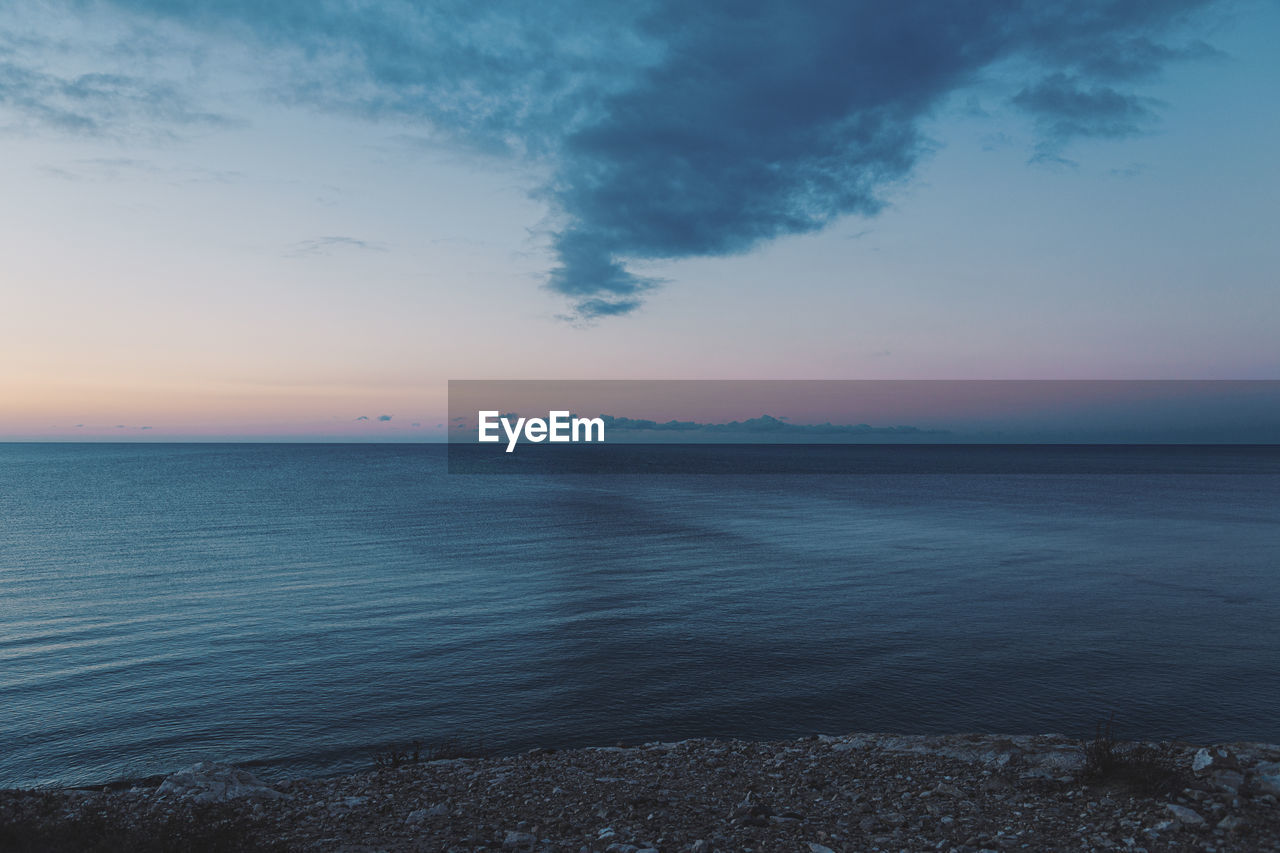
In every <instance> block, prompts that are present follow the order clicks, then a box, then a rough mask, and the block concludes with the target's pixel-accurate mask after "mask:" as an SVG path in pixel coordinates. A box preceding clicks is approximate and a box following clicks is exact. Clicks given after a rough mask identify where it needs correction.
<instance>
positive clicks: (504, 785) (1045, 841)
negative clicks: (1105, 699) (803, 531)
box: [0, 735, 1280, 853]
mask: <svg viewBox="0 0 1280 853" xmlns="http://www.w3.org/2000/svg"><path fill="white" fill-rule="evenodd" d="M1090 745H1091V744H1090V743H1082V742H1080V741H1074V740H1070V739H1067V738H1064V737H1059V736H1054V735H1045V736H1034V737H1002V736H993V735H958V736H947V737H927V736H920V737H906V736H894V735H849V736H844V737H828V736H818V737H812V738H807V739H804V740H798V741H781V742H768V743H764V742H750V741H717V740H690V741H681V742H679V743H653V744H646V745H644V746H637V747H623V746H618V747H608V748H590V749H575V750H563V751H554V750H532V751H530V752H526V753H522V754H519V755H513V756H505V757H494V758H455V759H447V760H436V761H427V762H421V763H410V764H407V765H404V766H400V767H397V768H394V769H392V768H383V769H378V770H371V771H369V772H365V773H356V774H350V775H345V776H337V777H330V778H322V779H297V780H293V781H289V782H283V783H279V784H274V785H268V784H265V783H263V782H260V781H259V780H257V779H255V778H254V777H253V776H251V775H250V774H248V773H247V772H245V771H243V770H239V769H236V768H232V767H228V766H226V765H220V764H201V765H196V767H194V768H190V769H188V770H186V771H182V772H180V773H176V774H174V775H172V776H170V777H168V778H167V779H166V780H165V781H164V782H163V783H162V784H158V785H138V786H135V787H133V788H131V789H129V790H94V791H85V790H57V791H3V792H0V850H15V851H25V850H31V851H35V850H39V851H58V850H112V851H114V850H137V851H147V850H191V851H196V850H342V851H375V850H387V851H391V850H396V851H400V850H423V851H470V850H492V851H499V850H503V851H548V853H549V851H569V852H570V853H580V851H590V853H637V851H661V853H673V851H674V852H675V853H712V851H798V853H828V851H833V853H845V851H868V850H891V851H901V850H907V851H923V850H949V851H978V850H991V851H1004V850H1036V851H1039V850H1108V849H1114V850H1132V851H1142V850H1147V851H1154V850H1206V851H1215V850H1217V851H1229V850H1239V851H1280V807H1277V795H1280V746H1274V745H1266V744H1250V743H1238V744H1222V745H1216V746H1213V747H1208V748H1200V747H1197V746H1193V745H1187V744H1169V743H1164V744H1098V743H1096V742H1095V743H1094V744H1093V746H1094V754H1093V760H1092V761H1089V760H1088V759H1087V757H1086V756H1087V755H1088V754H1089V752H1090ZM1099 746H1102V747H1110V748H1103V749H1099V748H1098V747H1099Z"/></svg>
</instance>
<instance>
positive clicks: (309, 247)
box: [285, 237, 387, 258]
mask: <svg viewBox="0 0 1280 853" xmlns="http://www.w3.org/2000/svg"><path fill="white" fill-rule="evenodd" d="M343 249H356V250H364V251H369V252H385V251H387V247H386V246H385V245H383V244H381V243H373V242H370V241H368V240H358V239H356V238H355V237H316V238H315V239H312V240H303V241H301V242H298V243H294V244H293V245H292V246H290V247H289V250H288V251H287V252H286V253H285V254H287V255H289V256H290V257H294V258H305V257H313V256H316V255H331V254H333V253H334V252H335V251H341V250H343Z"/></svg>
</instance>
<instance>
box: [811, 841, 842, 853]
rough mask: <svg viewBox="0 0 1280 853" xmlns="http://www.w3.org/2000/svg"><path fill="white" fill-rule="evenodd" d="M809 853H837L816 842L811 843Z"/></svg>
mask: <svg viewBox="0 0 1280 853" xmlns="http://www.w3.org/2000/svg"><path fill="white" fill-rule="evenodd" d="M809 853H836V851H834V850H832V849H831V848H830V847H828V846H827V845H825V844H818V843H817V842H816V841H810V842H809Z"/></svg>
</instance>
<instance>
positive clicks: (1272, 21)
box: [0, 0, 1280, 441]
mask: <svg viewBox="0 0 1280 853" xmlns="http://www.w3.org/2000/svg"><path fill="white" fill-rule="evenodd" d="M270 5H271V4H266V6H263V7H262V9H258V8H257V7H255V6H253V5H252V4H250V5H249V6H245V5H243V4H223V3H218V2H214V3H209V4H185V3H177V4H157V3H152V2H148V0H104V2H101V3H94V4H74V3H64V2H53V3H49V4H41V5H38V6H36V5H28V4H17V5H12V6H10V7H8V8H7V9H6V10H4V11H2V12H0V72H3V73H0V145H2V146H3V150H4V154H5V156H4V157H3V158H0V180H3V185H4V187H5V192H4V193H0V257H2V258H3V270H2V271H0V281H3V295H4V304H3V308H2V309H0V440H9V441H33V440H34V441H39V440H57V441H67V440H86V441H88V440H93V441H116V440H119V441H139V440H145V441H163V440H196V439H201V440H221V439H227V440H254V439H261V440H312V439H314V440H322V439H323V440H343V441H347V440H350V441H366V440H372V441H383V440H385V441H438V440H441V439H442V438H443V437H444V436H445V435H446V432H447V430H446V429H445V423H446V421H447V418H448V411H447V408H448V400H447V382H448V380H450V379H566V380H567V379H657V380H673V379H1277V378H1280V343H1278V340H1280V339H1278V337H1277V335H1276V333H1275V327H1276V320H1277V317H1280V285H1278V282H1277V273H1276V270H1277V269H1280V243H1277V241H1275V239H1274V235H1273V234H1272V233H1271V232H1272V231H1273V230H1274V209H1275V204H1276V201H1277V199H1280V170H1277V169H1276V168H1275V165H1274V152H1273V150H1272V149H1273V147H1274V140H1275V139H1276V138H1277V136H1280V112H1278V111H1277V110H1275V108H1274V106H1273V105H1272V100H1273V93H1274V91H1275V89H1276V85H1277V83H1280V54H1277V52H1276V51H1275V49H1274V41H1275V37H1276V35H1277V34H1280V9H1278V8H1277V7H1276V6H1275V5H1274V4H1267V3H1255V2H1207V0H1206V1H1205V2H1200V0H1196V2H1187V3H1156V4H1150V5H1149V6H1148V7H1144V11H1142V12H1141V13H1138V12H1134V13H1133V14H1132V15H1128V14H1120V13H1119V12H1118V11H1116V9H1114V8H1113V7H1112V6H1111V5H1108V4H1100V5H1099V6H1098V9H1097V15H1096V16H1095V19H1094V20H1095V24H1096V26H1094V27H1093V28H1092V29H1090V28H1086V27H1085V26H1084V25H1083V24H1081V23H1080V22H1079V20H1077V18H1079V19H1083V18H1085V17H1087V16H1084V15H1080V16H1066V17H1061V18H1059V17H1054V15H1055V14H1056V13H1054V12H1052V11H1050V10H1048V9H1047V8H1046V9H1042V10H1036V9H1034V8H1032V9H1028V10H1023V11H1009V10H1006V9H1004V8H1003V7H1001V6H999V4H978V5H977V6H975V7H973V9H971V10H969V12H968V13H966V17H965V18H964V19H963V20H961V19H960V18H959V17H958V16H956V17H955V19H952V17H949V16H948V15H947V14H943V13H940V12H937V11H936V7H933V6H929V5H925V6H923V7H922V9H916V10H914V11H913V10H912V9H907V8H906V7H907V6H910V5H911V4H905V5H904V6H903V7H902V8H901V9H899V8H898V7H896V6H894V7H885V8H879V7H877V6H875V4H849V6H848V8H846V9H843V10H836V9H829V10H826V11H822V12H820V11H817V10H816V7H814V8H809V7H805V8H803V9H796V8H791V7H789V6H787V5H784V4H770V3H760V4H755V5H752V6H751V7H750V9H744V10H740V13H739V14H735V15H728V14H723V15H722V14H721V12H718V11H713V10H708V11H707V14H706V15H705V16H703V17H699V18H698V19H697V20H694V19H692V18H690V17H689V16H688V15H687V14H686V13H685V12H682V11H681V10H680V8H679V7H677V6H672V5H669V4H664V3H642V4H636V5H635V6H634V7H632V6H630V5H628V6H625V7H624V6H620V5H616V4H601V5H598V6H597V5H594V4H585V5H582V6H580V7H579V6H575V4H573V3H570V4H568V5H567V6H564V7H560V6H557V7H555V8H554V9H552V8H548V9H545V10H543V12H542V13H540V14H538V15H532V14H526V13H525V12H524V11H523V7H521V6H519V5H511V6H507V5H502V4H499V5H498V6H494V7H491V8H486V10H484V11H481V10H478V9H470V8H468V7H466V6H465V5H459V6H452V5H448V4H445V5H443V6H441V7H440V8H438V9H432V10H420V9H417V8H416V7H412V8H411V7H409V6H406V7H404V8H400V7H395V8H392V7H379V6H377V4H374V5H373V6H369V7H368V8H364V7H361V8H360V9H356V8H355V7H350V8H348V7H347V6H346V5H344V4H341V3H339V4H333V5H326V6H325V7H324V8H318V7H317V8H312V7H311V6H310V5H309V4H302V5H301V6H299V7H298V8H297V9H296V10H294V11H296V12H297V14H296V15H293V16H291V15H289V14H285V13H281V14H272V13H269V12H267V11H265V9H266V8H267V6H270ZM284 5H285V6H287V5H288V4H284ZM273 8H275V7H273ZM1117 8H1118V7H1117ZM922 10H928V13H927V14H926V13H925V11H922ZM362 16H363V17H362ZM913 16H914V17H913ZM746 21H753V22H755V23H758V24H760V26H748V25H747V24H746V23H744V22H746ZM357 24H359V26H357ZM864 33H865V34H864ZM877 33H880V34H881V35H879V36H877V35H876V34H877ZM995 33H1000V34H1001V35H1000V37H999V38H997V37H996V36H995V35H994V34H995ZM1046 33H1049V34H1050V35H1045V34H1046ZM884 34H887V35H884ZM873 36H875V37H874V38H873ZM885 39H887V40H888V41H887V42H885V43H886V44H888V45H889V46H890V47H891V48H892V49H889V48H886V49H884V50H881V49H879V45H880V44H881V42H882V41H883V40H885ZM745 56H752V57H756V59H755V60H753V61H752V62H750V63H747V62H745V60H744V57H745ZM925 57H928V58H929V61H927V62H926V61H924V58H925ZM756 414H766V412H756ZM771 414H779V413H778V412H773V413H771Z"/></svg>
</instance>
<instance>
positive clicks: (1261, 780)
mask: <svg viewBox="0 0 1280 853" xmlns="http://www.w3.org/2000/svg"><path fill="white" fill-rule="evenodd" d="M1253 784H1254V786H1255V787H1256V788H1257V789H1258V790H1259V791H1261V792H1262V793H1264V794H1271V795H1273V796H1280V773H1266V774H1262V773H1260V774H1258V775H1257V776H1254V777H1253Z"/></svg>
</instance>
